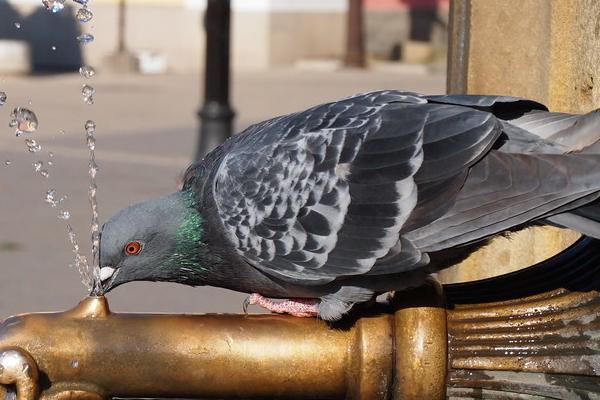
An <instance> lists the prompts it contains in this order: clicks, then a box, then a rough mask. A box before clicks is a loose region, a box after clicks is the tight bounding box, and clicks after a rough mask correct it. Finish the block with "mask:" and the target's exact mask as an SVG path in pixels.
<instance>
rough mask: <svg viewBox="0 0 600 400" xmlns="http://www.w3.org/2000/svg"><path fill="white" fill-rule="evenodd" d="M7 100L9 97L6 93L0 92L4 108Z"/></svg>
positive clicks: (0, 102) (0, 103)
mask: <svg viewBox="0 0 600 400" xmlns="http://www.w3.org/2000/svg"><path fill="white" fill-rule="evenodd" d="M7 98H8V96H7V95H6V93H5V92H0V106H3V105H5V104H6V99H7Z"/></svg>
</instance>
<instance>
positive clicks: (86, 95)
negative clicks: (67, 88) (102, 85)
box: [81, 85, 96, 105]
mask: <svg viewBox="0 0 600 400" xmlns="http://www.w3.org/2000/svg"><path fill="white" fill-rule="evenodd" d="M81 93H82V94H83V101H84V102H85V103H86V104H90V105H92V104H94V93H96V89H94V88H93V87H91V86H90V85H83V87H82V88H81Z"/></svg>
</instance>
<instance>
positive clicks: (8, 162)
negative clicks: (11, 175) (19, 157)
mask: <svg viewBox="0 0 600 400" xmlns="http://www.w3.org/2000/svg"><path fill="white" fill-rule="evenodd" d="M11 164H12V161H10V160H6V161H4V165H6V166H9V165H11Z"/></svg>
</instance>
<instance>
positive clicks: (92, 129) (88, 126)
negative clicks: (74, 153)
mask: <svg viewBox="0 0 600 400" xmlns="http://www.w3.org/2000/svg"><path fill="white" fill-rule="evenodd" d="M95 134H96V123H95V122H94V121H91V120H88V121H87V122H86V123H85V137H86V142H87V147H88V149H89V150H90V163H89V175H90V186H89V190H88V197H89V200H90V207H91V209H92V221H91V223H90V228H91V232H92V269H93V272H94V274H95V275H99V272H98V271H99V270H100V263H99V259H98V253H99V249H100V224H99V222H98V201H97V199H96V191H97V190H98V187H97V186H96V174H97V173H98V165H97V164H96V154H95V150H96V136H95ZM96 281H97V279H96Z"/></svg>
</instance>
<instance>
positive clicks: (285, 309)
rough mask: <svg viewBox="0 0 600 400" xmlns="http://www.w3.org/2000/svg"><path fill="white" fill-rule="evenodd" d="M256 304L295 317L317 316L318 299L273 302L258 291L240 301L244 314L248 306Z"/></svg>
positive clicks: (246, 312)
mask: <svg viewBox="0 0 600 400" xmlns="http://www.w3.org/2000/svg"><path fill="white" fill-rule="evenodd" d="M252 304H258V305H259V306H261V307H264V308H266V309H267V310H269V311H271V312H274V313H278V314H290V315H293V316H295V317H304V318H307V317H317V316H318V315H319V311H318V308H317V305H318V301H317V300H315V299H290V300H285V301H282V302H275V301H273V300H271V299H268V298H266V297H264V296H262V295H260V294H258V293H252V294H251V295H250V296H248V297H247V298H246V299H245V300H244V302H243V303H242V308H243V310H244V313H245V314H248V306H250V305H252Z"/></svg>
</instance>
